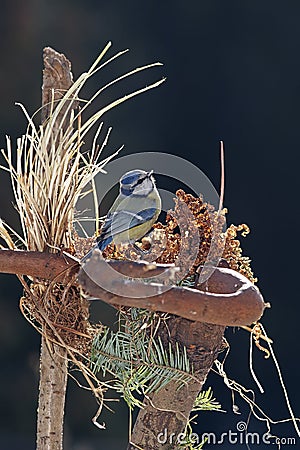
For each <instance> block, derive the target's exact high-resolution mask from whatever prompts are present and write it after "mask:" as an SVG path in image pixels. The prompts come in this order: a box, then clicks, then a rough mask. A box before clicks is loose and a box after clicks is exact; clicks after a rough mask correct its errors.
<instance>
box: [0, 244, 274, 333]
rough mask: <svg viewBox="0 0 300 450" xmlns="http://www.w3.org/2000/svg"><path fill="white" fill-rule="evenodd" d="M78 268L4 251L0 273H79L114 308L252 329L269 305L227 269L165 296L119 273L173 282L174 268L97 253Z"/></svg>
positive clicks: (67, 260) (60, 258)
mask: <svg viewBox="0 0 300 450" xmlns="http://www.w3.org/2000/svg"><path fill="white" fill-rule="evenodd" d="M79 268H80V266H79V263H78V262H76V261H74V259H72V258H71V257H68V256H67V255H64V254H63V255H53V254H48V253H39V252H25V251H24V252H22V251H12V250H0V272H5V273H18V274H24V275H28V276H32V277H40V278H45V279H48V280H55V281H61V282H68V281H70V280H71V278H72V277H74V276H75V275H76V274H78V272H79V275H78V281H79V283H80V284H81V286H82V287H83V288H84V289H85V290H86V291H87V292H88V294H89V295H91V296H93V297H96V298H100V299H101V300H103V301H105V302H106V303H110V304H113V305H124V306H135V307H139V308H146V309H149V310H152V311H162V312H168V313H171V314H175V315H178V316H181V317H184V318H186V319H190V320H193V321H199V322H208V323H213V324H216V325H224V326H242V325H249V324H251V323H253V322H255V321H256V320H258V319H259V318H260V317H261V316H262V314H263V311H264V309H265V308H266V306H268V305H267V304H265V303H264V300H263V297H262V295H261V293H260V291H259V289H258V288H257V287H256V286H254V285H253V284H252V283H251V282H250V281H249V280H248V279H247V278H246V277H244V276H243V275H241V274H240V273H238V272H235V271H234V270H231V269H227V268H221V267H216V268H215V270H214V272H213V274H212V275H211V277H210V278H209V280H208V281H207V282H206V283H205V284H204V285H203V284H202V285H200V286H199V288H198V289H201V290H197V289H191V288H187V287H178V286H173V287H172V288H170V289H169V290H167V291H165V292H161V291H162V290H163V288H164V286H162V285H159V284H156V285H154V284H145V283H143V282H142V280H133V281H130V280H129V279H125V280H124V279H123V277H121V276H120V273H121V274H124V275H127V276H130V277H132V278H144V277H146V278H151V277H154V276H156V275H159V274H162V273H164V275H165V276H168V273H169V274H170V276H169V278H170V279H172V270H173V267H172V266H170V265H160V264H157V265H156V264H147V263H144V262H133V261H116V260H115V261H113V260H111V261H104V260H103V258H102V257H101V254H100V252H97V251H95V252H94V253H93V255H92V257H91V258H90V259H89V260H87V262H86V263H85V265H84V266H83V268H82V269H81V270H79ZM111 268H113V269H114V270H113V271H112V270H110V269H111ZM24 272H25V273H24ZM95 280H96V281H95ZM101 286H105V289H104V288H103V287H101ZM109 288H111V289H109ZM116 289H117V290H118V292H121V291H122V295H116V294H114V293H113V292H115V291H116ZM208 290H209V292H208ZM137 294H138V297H137Z"/></svg>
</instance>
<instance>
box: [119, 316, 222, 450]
mask: <svg viewBox="0 0 300 450" xmlns="http://www.w3.org/2000/svg"><path fill="white" fill-rule="evenodd" d="M167 323H168V330H169V332H168V331H167V330H166V328H164V329H161V330H160V332H159V333H160V337H161V338H162V340H163V342H164V343H165V345H166V346H167V345H168V342H169V341H171V343H172V344H175V343H176V342H178V343H179V344H180V346H186V348H187V351H188V356H189V359H190V361H191V362H192V363H193V366H194V374H195V376H196V377H197V378H198V380H199V381H198V382H197V381H195V382H193V383H189V384H188V385H187V386H184V387H183V388H181V389H180V390H178V385H176V384H175V383H170V384H168V385H167V386H166V387H165V388H163V389H161V390H160V391H158V392H156V393H154V394H152V395H151V396H150V397H149V399H145V408H144V409H141V410H140V411H139V414H138V417H137V420H136V423H135V425H134V429H133V433H132V439H131V443H129V445H128V447H127V450H133V449H137V448H138V449H144V450H159V449H164V450H169V449H170V450H171V449H176V448H179V447H178V444H177V445H176V439H177V437H179V438H180V433H183V432H184V430H185V427H186V424H187V421H188V419H189V416H190V412H191V410H192V408H193V405H194V401H195V399H196V397H197V395H198V394H199V392H200V391H201V389H202V386H203V384H204V382H205V380H206V377H207V375H208V372H209V370H210V369H211V367H212V364H213V362H214V360H215V359H216V358H217V356H218V353H219V352H220V351H221V350H222V348H223V346H224V344H223V334H224V329H225V327H223V326H219V325H211V324H207V323H199V322H192V321H190V320H187V319H182V318H180V317H171V318H170V319H169V320H168V322H167ZM181 441H182V436H181ZM180 448H182V447H180Z"/></svg>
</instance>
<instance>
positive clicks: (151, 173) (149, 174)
mask: <svg viewBox="0 0 300 450" xmlns="http://www.w3.org/2000/svg"><path fill="white" fill-rule="evenodd" d="M151 175H153V170H150V172H147V177H148V178H150V177H151Z"/></svg>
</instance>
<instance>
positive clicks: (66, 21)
mask: <svg viewBox="0 0 300 450" xmlns="http://www.w3.org/2000/svg"><path fill="white" fill-rule="evenodd" d="M299 18H300V4H299V2H298V1H288V2H282V1H280V0H273V1H266V0H265V1H263V2H262V1H261V0H253V1H243V2H241V1H240V0H236V1H232V0H228V1H226V2H224V1H222V0H219V1H214V0H207V1H189V0H187V1H182V0H181V1H179V0H173V1H172V2H171V1H164V2H160V1H156V0H155V1H152V2H140V1H136V0H133V1H128V2H122V1H120V0H119V1H113V0H112V1H110V2H101V1H96V0H94V1H92V0H86V1H85V2H82V1H76V0H73V1H70V0H69V1H68V0H61V1H58V0H56V1H55V0H54V1H52V2H46V1H44V0H40V1H38V0H27V1H26V2H24V1H21V0H15V1H11V2H9V1H5V2H2V4H1V15H0V29H1V40H0V58H1V69H0V92H1V96H0V98H1V108H0V129H1V133H0V140H1V147H3V146H4V145H5V135H6V134H8V135H10V136H12V138H15V137H17V136H20V135H21V134H22V133H23V132H24V131H25V126H26V121H25V119H24V117H23V115H22V113H21V111H20V109H19V108H18V107H16V106H15V105H14V103H15V102H16V101H18V102H22V103H23V104H24V105H25V106H26V107H27V109H28V110H29V112H30V114H32V113H33V112H34V111H35V110H36V109H37V108H38V107H39V106H40V93H41V91H40V87H41V70H42V49H43V47H44V46H48V45H50V46H53V47H54V48H55V49H56V50H58V51H60V52H64V53H65V54H66V56H67V57H68V58H69V59H70V60H71V61H72V64H73V73H74V76H75V78H76V77H77V76H79V74H80V73H81V72H83V71H85V70H87V68H88V67H89V66H90V64H91V63H92V62H93V60H94V59H95V58H96V57H97V55H98V54H99V52H100V51H101V50H102V48H103V47H104V45H105V44H106V42H107V41H108V40H112V41H113V44H114V47H113V50H112V51H111V53H110V54H111V55H112V54H113V53H114V52H116V51H119V50H122V49H124V48H130V50H131V51H130V53H128V54H127V55H126V56H123V57H122V59H121V60H119V61H118V62H116V63H115V64H113V65H112V66H110V68H108V69H107V70H106V71H103V75H101V76H103V80H109V79H111V78H112V77H113V76H117V75H119V74H121V73H123V72H124V71H125V70H128V69H130V68H134V67H137V66H140V65H142V64H145V63H150V62H154V61H157V60H159V61H161V62H163V63H164V66H163V67H162V68H158V69H154V70H153V69H152V70H153V72H151V73H145V74H144V75H143V76H142V77H140V76H138V77H136V79H135V80H133V81H128V82H123V84H122V85H120V87H119V88H116V89H115V90H114V91H112V92H114V93H116V94H117V93H120V94H125V93H127V92H129V91H130V89H131V88H132V87H134V86H137V87H141V86H144V85H145V84H148V83H150V81H154V80H155V79H158V78H161V77H162V76H167V77H168V79H167V82H166V83H164V84H163V85H162V86H161V87H159V88H158V89H156V90H154V91H151V92H149V93H147V94H143V95H142V96H139V97H137V98H135V99H134V100H131V101H130V102H128V103H126V104H124V105H122V106H120V107H119V108H117V109H116V110H114V111H113V112H112V113H109V114H108V115H107V116H106V117H105V118H104V119H105V123H106V125H107V126H108V125H113V127H114V130H113V136H112V140H111V144H110V146H109V149H108V150H107V154H108V152H109V151H113V150H114V149H115V147H117V146H119V145H121V144H123V143H124V144H125V150H124V152H123V154H130V153H133V152H137V151H163V152H167V153H173V154H176V155H180V156H182V157H184V158H186V159H188V160H190V161H192V162H193V163H194V164H196V165H197V166H198V167H200V168H201V169H202V170H203V172H205V173H206V174H207V176H208V177H209V178H210V179H211V180H212V182H213V183H214V185H215V186H216V189H217V190H218V189H219V150H218V146H219V144H218V141H219V140H220V139H223V140H224V141H225V147H226V192H225V206H226V207H228V208H229V214H228V223H235V224H238V223H243V222H245V223H247V224H248V225H249V226H250V227H251V234H250V236H248V237H247V238H246V239H243V241H242V245H243V248H244V252H245V254H247V255H249V256H250V257H251V259H252V260H253V268H254V271H255V274H256V276H258V278H259V287H260V289H261V290H262V292H263V294H264V297H265V299H266V301H270V302H271V303H272V309H271V310H268V311H267V312H266V314H265V316H264V319H263V323H264V325H265V327H266V328H267V330H268V333H269V335H270V336H271V337H272V338H273V340H274V348H275V352H276V355H277V358H278V360H279V362H280V365H281V369H282V372H283V376H284V380H285V383H286V386H287V389H288V392H289V395H290V398H291V401H292V405H293V407H294V410H295V413H296V415H297V414H298V416H300V405H299V399H300V396H299V389H298V379H299V373H298V370H299V362H298V354H299V327H298V313H299V294H298V292H297V282H298V281H297V280H298V279H299V278H298V275H297V270H298V252H299V222H300V219H299V213H298V203H299V194H298V190H299V174H298V172H299V149H300V147H299V122H300V113H299V102H300V63H299V50H300V27H299ZM103 80H102V79H101V77H100V79H99V78H98V79H97V80H95V85H94V86H91V89H92V88H94V89H95V88H97V86H99V85H100V84H102V83H103ZM106 95H107V96H104V97H102V98H100V99H99V103H98V104H97V105H96V106H97V107H100V106H102V105H103V104H105V103H106V102H107V101H108V100H109V98H110V95H112V97H114V95H113V94H106ZM0 189H1V191H0V192H1V195H0V213H1V214H0V215H1V217H3V218H6V219H7V220H9V222H10V224H12V225H13V226H17V224H16V223H15V218H16V216H15V214H13V206H12V195H11V190H10V186H9V183H8V177H7V176H6V174H5V173H3V172H1V177H0ZM0 283H1V284H0V295H1V299H0V300H1V309H0V312H1V314H0V343H1V346H0V361H1V372H0V385H1V389H0V405H1V408H0V448H1V449H3V450H18V449H22V450H32V449H34V448H35V418H36V417H35V414H36V404H37V386H38V371H37V369H38V352H39V336H38V335H37V333H36V332H35V331H34V330H33V329H32V328H31V327H30V325H29V324H28V323H27V322H26V321H25V319H24V318H23V317H22V315H21V313H20V311H19V309H18V298H19V296H20V294H21V288H20V286H19V284H18V282H17V280H16V279H15V277H13V276H4V275H1V276H0ZM97 308H98V309H97V311H96V312H95V313H94V315H95V316H96V320H100V319H101V318H102V316H104V317H105V321H108V320H109V317H110V320H113V313H111V312H110V311H111V310H110V309H109V308H108V307H103V311H102V309H101V310H100V309H99V307H97ZM227 339H228V340H229V342H230V344H231V346H232V352H231V354H230V356H229V358H228V360H227V366H226V367H227V373H228V376H229V377H230V378H234V379H236V380H237V381H239V382H240V383H241V384H243V385H244V386H247V387H251V388H254V389H255V391H256V400H257V402H258V403H259V405H260V406H262V407H263V408H264V410H265V412H266V413H267V414H269V415H270V416H271V417H272V419H274V420H278V419H283V418H287V417H288V411H287V408H286V406H285V402H284V397H283V393H282V389H281V387H280V384H279V381H278V377H277V375H276V371H275V369H274V363H273V362H272V361H271V360H265V359H264V357H263V354H261V353H259V352H257V351H255V358H254V360H255V361H254V367H255V370H256V373H257V375H258V377H259V379H260V381H261V382H262V384H263V385H264V387H265V391H266V392H265V394H264V395H261V394H259V393H258V391H257V389H256V388H255V385H254V382H253V381H252V379H251V377H250V375H249V363H248V348H249V344H248V336H247V334H246V332H245V331H243V330H231V329H230V330H228V331H227ZM207 385H210V386H212V387H213V390H214V393H215V396H216V397H217V399H218V400H219V401H220V402H221V404H222V406H223V408H224V409H226V410H227V411H228V413H227V414H221V413H219V414H216V413H203V414H202V415H201V416H200V418H199V419H198V423H199V427H198V431H199V432H204V431H216V432H217V433H219V434H221V433H223V432H226V431H228V430H229V429H231V430H232V431H236V424H237V422H238V421H240V420H244V421H245V420H247V417H248V412H249V408H248V407H247V405H246V404H245V403H244V402H243V401H242V400H241V399H240V398H238V397H237V398H236V402H237V403H238V405H239V407H240V411H241V415H238V416H237V415H234V414H233V413H232V412H231V394H230V391H229V390H228V389H227V388H226V387H225V385H224V384H223V383H222V382H221V381H220V380H219V379H218V377H217V376H215V375H212V376H210V377H209V379H208V382H207ZM68 389H69V391H68V398H67V409H66V442H67V443H66V447H65V448H66V450H95V449H96V448H97V449H99V448H105V449H124V448H125V445H126V433H127V417H128V414H127V410H126V408H125V407H124V405H123V406H121V405H118V404H116V405H115V408H114V409H115V411H116V412H115V414H111V413H108V414H106V413H105V414H104V417H103V420H104V421H106V423H107V431H100V430H98V429H96V428H95V427H94V426H93V424H92V423H91V418H92V417H93V415H94V413H95V411H96V403H95V401H94V399H93V398H92V396H91V395H90V394H89V393H88V392H87V391H84V390H81V389H79V388H78V387H77V386H76V385H75V384H74V383H73V382H72V381H70V383H69V388H68ZM100 420H101V419H100ZM250 431H253V432H254V431H257V432H260V433H264V432H265V431H266V427H265V425H264V424H263V423H262V422H259V421H257V420H256V419H255V418H254V417H252V419H251V421H250ZM272 431H273V432H274V433H275V434H277V435H279V436H290V437H295V436H296V433H295V431H294V429H293V427H292V425H291V424H286V425H284V426H281V425H278V426H277V427H274V428H273V429H272ZM298 442H299V441H298ZM207 448H210V446H207ZM223 448H228V449H230V448H241V449H245V448H246V445H244V444H236V445H235V446H231V445H229V444H227V445H224V444H223ZM251 448H257V447H256V446H252V447H251ZM259 448H264V445H263V444H261V445H260V446H259ZM266 448H267V447H266ZM294 448H296V447H295V446H294Z"/></svg>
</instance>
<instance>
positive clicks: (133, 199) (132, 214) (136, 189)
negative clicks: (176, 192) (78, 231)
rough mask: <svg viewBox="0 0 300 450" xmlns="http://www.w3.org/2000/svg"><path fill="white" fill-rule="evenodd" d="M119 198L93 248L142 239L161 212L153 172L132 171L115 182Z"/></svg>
mask: <svg viewBox="0 0 300 450" xmlns="http://www.w3.org/2000/svg"><path fill="white" fill-rule="evenodd" d="M119 184H120V191H119V195H118V197H117V198H116V200H115V202H114V203H113V205H112V207H111V208H110V210H109V212H108V214H107V216H106V219H105V221H104V223H103V225H102V228H101V231H100V234H99V236H98V237H97V244H96V246H95V247H94V248H93V249H92V250H91V251H90V252H89V253H88V255H86V256H85V257H84V259H86V257H87V256H89V255H90V254H91V253H92V251H93V250H94V249H95V248H98V249H99V250H100V251H101V252H103V250H105V248H106V247H107V246H108V245H109V244H110V243H112V242H113V243H114V244H128V243H135V242H136V241H138V240H139V239H141V238H142V237H143V236H145V235H146V234H147V233H148V231H149V230H150V229H151V227H152V225H153V224H154V223H155V222H156V220H157V218H158V216H159V214H160V212H161V198H160V195H159V192H158V190H157V188H156V185H155V179H154V177H153V170H151V171H150V172H146V171H144V170H141V169H134V170H130V171H129V172H126V173H125V174H124V175H123V176H122V177H121V178H120V181H119Z"/></svg>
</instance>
